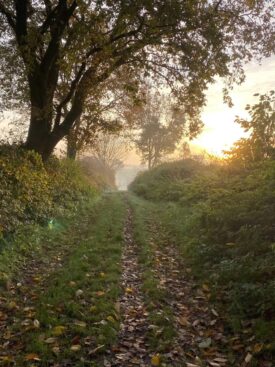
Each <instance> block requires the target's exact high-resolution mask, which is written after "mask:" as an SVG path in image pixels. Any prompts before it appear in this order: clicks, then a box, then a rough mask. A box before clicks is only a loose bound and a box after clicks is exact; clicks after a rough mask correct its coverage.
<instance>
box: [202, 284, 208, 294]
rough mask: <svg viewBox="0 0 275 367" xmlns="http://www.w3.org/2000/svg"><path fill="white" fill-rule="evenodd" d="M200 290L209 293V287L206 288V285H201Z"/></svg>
mask: <svg viewBox="0 0 275 367" xmlns="http://www.w3.org/2000/svg"><path fill="white" fill-rule="evenodd" d="M202 289H203V290H204V291H206V292H209V291H210V289H209V286H208V285H207V284H203V285H202Z"/></svg>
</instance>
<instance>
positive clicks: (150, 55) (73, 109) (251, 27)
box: [0, 0, 274, 159]
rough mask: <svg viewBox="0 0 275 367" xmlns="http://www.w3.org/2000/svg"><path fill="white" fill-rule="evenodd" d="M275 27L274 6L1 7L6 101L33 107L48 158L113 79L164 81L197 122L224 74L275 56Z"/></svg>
mask: <svg viewBox="0 0 275 367" xmlns="http://www.w3.org/2000/svg"><path fill="white" fill-rule="evenodd" d="M273 26H274V18H273V8H272V2H271V1H268V0H265V1H250V0H238V1H237V0H233V1H230V2H228V1H225V0H224V1H223V0H213V1H205V0H198V1H193V0H187V1H182V0H174V1H166V0H150V1H148V0H134V1H132V0H131V1H125V0H120V1H111V0H106V1H104V0H70V1H69V0H37V1H34V0H26V1H21V0H8V1H0V31H1V36H0V37H1V39H0V41H1V42H0V68H1V73H2V75H3V78H2V80H1V81H2V90H1V92H0V93H1V94H0V96H1V102H2V103H3V105H4V106H6V102H7V101H10V102H11V103H12V105H11V106H15V105H16V103H19V104H22V103H23V102H24V103H25V104H26V105H27V106H28V107H29V109H30V126H29V132H28V137H27V141H26V147H27V148H29V149H34V150H35V151H37V152H39V153H40V154H41V155H42V157H43V158H44V159H47V158H48V156H49V155H50V154H51V152H52V151H53V149H54V147H55V146H56V144H57V143H58V142H59V141H60V140H61V139H63V138H64V137H65V136H66V135H68V133H69V131H70V129H71V128H72V127H73V126H74V124H75V123H76V121H77V120H78V119H79V117H80V116H81V114H82V112H83V110H84V105H85V101H86V100H87V98H89V95H90V94H91V93H92V92H93V91H94V90H95V89H96V87H97V86H98V85H100V84H101V83H103V82H105V81H106V80H108V78H109V77H110V76H112V75H113V73H114V72H117V73H119V72H120V73H122V74H126V75H129V76H130V75H133V76H135V75H138V76H139V77H141V76H142V77H146V78H150V79H155V80H156V79H157V80H158V81H159V82H160V81H161V82H164V81H165V82H166V83H167V85H169V87H170V88H171V90H172V91H173V93H174V95H175V96H176V97H177V98H178V100H179V103H182V104H183V103H184V108H185V113H186V114H189V116H190V117H193V116H195V115H197V114H198V112H199V108H200V107H201V106H202V105H203V104H204V100H205V96H204V91H205V89H206V87H207V84H208V83H209V82H213V81H214V78H215V76H220V77H227V78H228V81H229V82H231V83H232V82H234V81H237V82H238V81H239V82H240V81H242V80H243V65H244V63H245V62H247V61H248V60H250V59H251V58H252V57H254V56H259V55H261V56H268V55H270V54H271V53H272V52H273V51H274V43H273V42H272V39H273V37H274V28H273ZM130 79H132V78H130ZM138 79H139V78H138ZM64 81H65V82H64ZM125 84H126V86H127V82H126V83H125Z"/></svg>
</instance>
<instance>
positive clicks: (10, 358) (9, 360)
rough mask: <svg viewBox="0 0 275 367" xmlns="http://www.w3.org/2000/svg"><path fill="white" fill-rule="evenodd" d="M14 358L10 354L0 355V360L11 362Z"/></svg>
mask: <svg viewBox="0 0 275 367" xmlns="http://www.w3.org/2000/svg"><path fill="white" fill-rule="evenodd" d="M13 361H14V359H13V357H12V356H0V362H13Z"/></svg>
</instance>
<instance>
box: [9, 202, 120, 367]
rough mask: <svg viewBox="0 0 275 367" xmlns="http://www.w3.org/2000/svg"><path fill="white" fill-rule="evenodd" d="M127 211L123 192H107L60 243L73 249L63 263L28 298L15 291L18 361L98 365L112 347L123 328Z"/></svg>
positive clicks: (33, 364)
mask: <svg viewBox="0 0 275 367" xmlns="http://www.w3.org/2000/svg"><path fill="white" fill-rule="evenodd" d="M125 215H126V210H125V204H124V202H123V200H121V198H120V197H119V195H106V196H105V197H103V198H102V199H100V200H99V201H98V202H97V203H96V205H93V206H90V207H89V208H86V209H85V210H84V211H82V213H81V216H80V217H78V218H75V222H74V223H72V224H71V225H72V226H73V228H71V230H67V231H65V232H63V235H62V242H61V243H60V242H59V243H56V246H58V247H59V248H62V247H63V246H65V247H66V248H68V247H71V251H70V252H69V253H67V255H66V257H65V259H64V262H63V264H62V266H60V267H59V268H58V269H56V271H54V272H53V273H52V274H50V276H49V277H48V278H47V281H46V283H45V282H44V283H43V284H41V286H39V285H37V286H34V287H30V288H26V289H25V290H24V293H25V294H24V297H25V298H27V302H24V303H23V302H22V299H21V298H22V295H21V296H20V294H18V293H16V294H15V296H14V300H13V304H15V305H20V307H14V308H16V319H17V322H15V323H14V324H13V325H12V327H11V330H10V333H11V335H16V334H18V333H22V334H23V336H22V340H24V345H22V346H21V350H20V352H19V353H17V357H16V358H15V360H16V363H17V364H18V365H20V366H36V365H38V366H43V367H44V366H45V367H46V366H52V365H55V364H56V365H57V366H58V365H59V364H61V365H66V363H67V362H68V361H70V363H71V365H72V364H73V365H74V366H78V367H80V366H98V364H97V362H96V361H97V360H98V354H99V353H100V352H102V351H104V350H106V349H108V348H109V347H110V344H111V343H112V342H113V341H114V340H115V338H116V334H117V330H118V327H119V318H120V316H119V310H118V307H117V305H116V300H117V298H118V295H119V292H120V288H119V281H120V275H121V267H120V260H121V252H122V246H123V226H124V221H125ZM72 229H73V231H72ZM56 240H58V238H56ZM57 256H58V255H57ZM36 277H39V274H36ZM26 292H29V293H26ZM16 297H17V298H16ZM10 301H11V300H10ZM99 365H100V364H99Z"/></svg>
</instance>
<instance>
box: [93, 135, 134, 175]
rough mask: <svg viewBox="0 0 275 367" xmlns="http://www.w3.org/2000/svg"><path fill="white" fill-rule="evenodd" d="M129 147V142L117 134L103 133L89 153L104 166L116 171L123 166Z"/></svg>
mask: <svg viewBox="0 0 275 367" xmlns="http://www.w3.org/2000/svg"><path fill="white" fill-rule="evenodd" d="M128 149H129V142H128V140H127V138H124V137H123V136H117V135H116V134H101V135H99V136H98V138H97V139H96V140H95V142H94V144H93V145H92V146H91V147H90V149H89V153H90V154H91V155H92V156H93V157H94V158H96V159H97V160H98V161H100V162H101V163H102V164H103V165H104V166H106V167H108V168H109V169H111V170H112V171H114V172H116V171H117V170H118V169H119V168H120V167H122V166H123V160H124V158H125V157H126V154H127V152H128Z"/></svg>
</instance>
